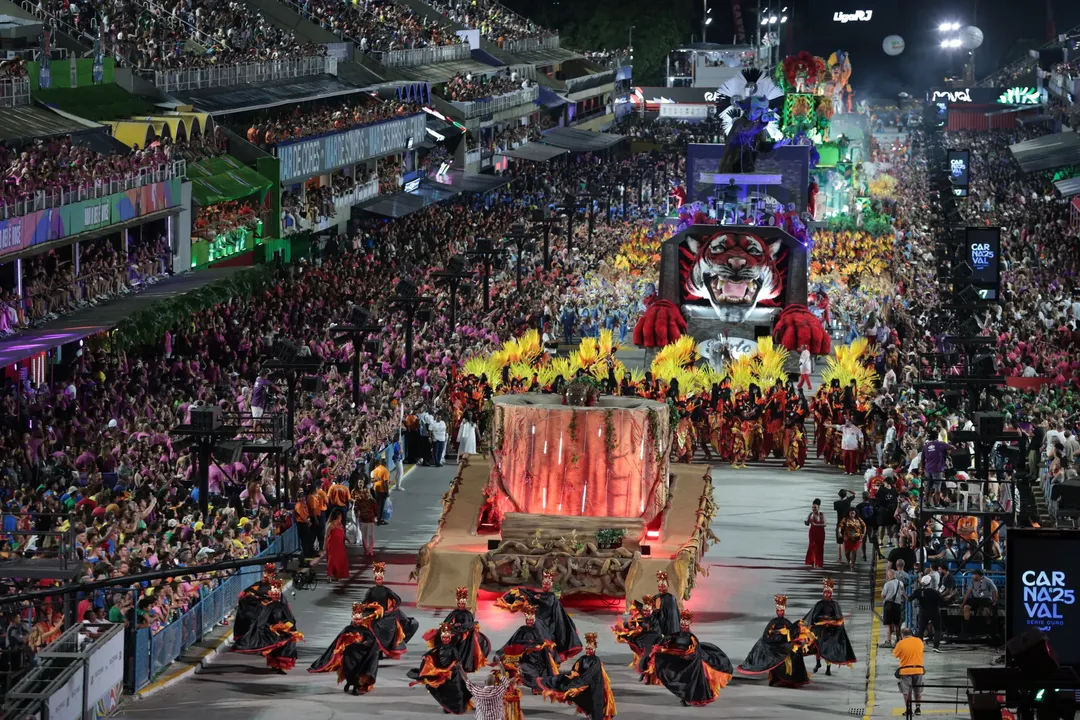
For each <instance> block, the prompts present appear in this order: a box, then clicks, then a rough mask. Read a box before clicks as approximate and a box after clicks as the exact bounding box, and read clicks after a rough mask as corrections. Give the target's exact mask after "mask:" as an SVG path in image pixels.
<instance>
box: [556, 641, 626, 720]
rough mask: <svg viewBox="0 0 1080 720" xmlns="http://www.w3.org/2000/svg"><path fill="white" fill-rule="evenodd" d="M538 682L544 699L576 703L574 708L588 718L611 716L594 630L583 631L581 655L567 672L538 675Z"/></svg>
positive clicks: (607, 684)
mask: <svg viewBox="0 0 1080 720" xmlns="http://www.w3.org/2000/svg"><path fill="white" fill-rule="evenodd" d="M539 683H540V687H541V689H542V690H543V691H544V697H546V698H547V699H548V700H551V701H552V702H561V703H568V704H569V703H572V704H574V705H577V707H578V712H580V713H581V714H583V715H585V717H587V718H589V720H611V718H614V717H615V713H616V710H615V696H614V695H612V693H611V680H609V679H608V674H607V670H605V669H604V663H602V662H600V658H598V657H596V633H585V656H584V657H581V658H578V660H577V662H575V663H574V667H573V668H572V669H571V670H570V672H568V673H559V674H558V675H555V676H553V677H546V678H540V681H539Z"/></svg>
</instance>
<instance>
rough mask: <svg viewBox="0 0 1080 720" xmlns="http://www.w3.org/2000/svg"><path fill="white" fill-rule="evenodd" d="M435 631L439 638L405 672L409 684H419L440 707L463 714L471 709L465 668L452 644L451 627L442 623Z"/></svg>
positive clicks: (452, 633) (453, 713) (452, 631)
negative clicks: (437, 630) (438, 640)
mask: <svg viewBox="0 0 1080 720" xmlns="http://www.w3.org/2000/svg"><path fill="white" fill-rule="evenodd" d="M439 633H440V634H441V635H443V642H442V643H440V644H439V645H437V646H436V647H433V648H431V649H430V650H428V651H427V652H426V653H424V656H423V657H422V658H420V667H419V668H417V669H414V670H410V671H409V672H408V676H409V678H411V679H412V680H413V682H411V683H409V687H412V686H414V685H423V686H424V687H426V688H427V691H428V692H429V693H431V697H433V698H435V702H437V703H439V706H440V707H441V708H442V709H443V710H445V711H446V712H448V713H450V714H452V715H463V714H464V713H466V712H468V711H469V710H470V709H472V693H470V692H469V687H468V686H467V685H466V684H465V672H464V671H463V670H462V668H461V662H460V659H459V658H458V654H457V650H456V649H455V648H454V644H453V636H454V629H453V628H452V627H451V626H450V625H447V624H446V623H443V624H442V626H441V627H440V628H439Z"/></svg>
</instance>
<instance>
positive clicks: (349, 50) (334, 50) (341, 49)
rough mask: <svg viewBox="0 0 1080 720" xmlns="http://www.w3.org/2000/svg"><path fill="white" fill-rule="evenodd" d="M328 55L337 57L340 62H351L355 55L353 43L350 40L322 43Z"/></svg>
mask: <svg viewBox="0 0 1080 720" xmlns="http://www.w3.org/2000/svg"><path fill="white" fill-rule="evenodd" d="M322 46H323V47H324V48H326V56H327V57H332V58H336V59H337V61H338V62H349V61H350V60H352V56H353V44H352V42H349V41H343V42H335V43H322Z"/></svg>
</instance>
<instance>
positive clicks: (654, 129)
mask: <svg viewBox="0 0 1080 720" xmlns="http://www.w3.org/2000/svg"><path fill="white" fill-rule="evenodd" d="M612 132H617V133H619V134H620V135H626V136H628V137H632V138H634V139H635V140H646V141H648V142H654V143H658V144H660V145H671V146H685V145H686V143H692V142H695V143H696V142H721V141H722V140H723V137H724V131H723V128H722V127H721V125H720V122H719V121H716V120H711V119H710V120H703V121H701V122H694V121H690V120H680V119H676V118H659V119H653V120H648V119H645V118H644V117H643V116H641V115H640V114H639V113H629V114H627V115H625V116H623V117H622V118H620V119H619V120H618V121H617V122H616V124H615V128H614V129H613V130H612Z"/></svg>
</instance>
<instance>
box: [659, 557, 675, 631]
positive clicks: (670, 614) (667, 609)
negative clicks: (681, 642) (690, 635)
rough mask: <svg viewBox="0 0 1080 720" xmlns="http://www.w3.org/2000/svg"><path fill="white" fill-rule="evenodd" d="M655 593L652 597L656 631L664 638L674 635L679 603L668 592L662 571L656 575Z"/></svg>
mask: <svg viewBox="0 0 1080 720" xmlns="http://www.w3.org/2000/svg"><path fill="white" fill-rule="evenodd" d="M656 591H657V592H656V596H655V597H653V609H654V612H653V615H654V617H655V618H656V629H657V630H659V631H660V633H661V634H663V635H665V636H667V635H674V634H675V633H677V632H679V601H678V600H676V599H675V596H674V595H672V594H671V593H669V592H668V574H667V573H666V572H665V571H663V570H660V571H658V572H657V573H656Z"/></svg>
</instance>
